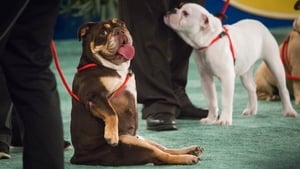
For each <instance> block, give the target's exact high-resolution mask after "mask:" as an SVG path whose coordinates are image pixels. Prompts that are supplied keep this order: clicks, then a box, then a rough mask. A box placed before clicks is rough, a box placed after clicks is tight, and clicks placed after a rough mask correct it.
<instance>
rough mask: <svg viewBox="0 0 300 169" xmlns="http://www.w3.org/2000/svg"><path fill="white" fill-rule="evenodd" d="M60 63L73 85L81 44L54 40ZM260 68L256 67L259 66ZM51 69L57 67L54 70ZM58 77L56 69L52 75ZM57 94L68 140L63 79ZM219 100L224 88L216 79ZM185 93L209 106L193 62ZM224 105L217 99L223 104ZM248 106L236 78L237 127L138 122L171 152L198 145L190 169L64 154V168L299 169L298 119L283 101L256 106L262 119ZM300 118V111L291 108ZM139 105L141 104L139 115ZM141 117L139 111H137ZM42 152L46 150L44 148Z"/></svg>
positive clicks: (16, 154) (16, 153)
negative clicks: (88, 162) (81, 161)
mask: <svg viewBox="0 0 300 169" xmlns="http://www.w3.org/2000/svg"><path fill="white" fill-rule="evenodd" d="M273 32H274V33H275V34H276V37H277V40H278V41H281V40H282V39H283V38H284V36H285V33H286V32H287V31H286V30H284V31H282V30H273ZM56 45H57V51H58V54H59V59H60V64H61V67H62V69H63V72H64V75H65V76H66V79H67V81H68V82H69V85H71V82H72V78H73V75H74V73H75V71H76V66H77V63H78V60H79V57H80V52H81V44H80V42H78V41H77V40H64V41H56ZM255 66H257V64H256V65H255ZM52 68H53V69H55V68H54V66H53V67H52ZM54 71H55V73H56V70H54ZM57 80H58V90H59V94H60V98H61V109H62V112H63V123H64V134H65V138H66V139H67V140H70V132H69V127H70V110H71V104H70V96H69V95H68V94H67V92H66V90H65V88H64V87H63V85H62V83H61V81H60V79H59V77H58V76H57ZM216 85H217V90H218V96H219V98H220V85H219V81H218V80H216ZM187 92H188V94H189V96H190V98H191V99H192V101H193V103H194V104H195V105H197V106H201V107H206V102H205V99H204V96H203V94H202V91H201V88H200V80H199V75H198V73H197V69H196V65H195V63H194V59H193V58H191V60H190V68H189V81H188V85H187ZM220 101H221V100H220V99H219V104H220V103H221V102H220ZM246 103H247V94H246V91H245V90H244V88H243V87H242V85H241V83H240V81H239V79H238V78H237V79H236V88H235V96H234V111H233V125H232V126H227V127H221V126H216V125H203V124H200V123H199V121H198V120H177V127H178V129H179V130H177V131H167V132H154V131H149V130H146V124H145V121H144V120H141V118H140V121H139V130H138V134H139V135H142V136H143V137H146V138H148V139H152V140H154V141H156V142H158V143H160V144H162V145H165V146H168V147H170V148H179V147H183V146H189V145H200V146H202V147H203V148H204V153H203V156H202V158H201V161H200V163H198V164H197V165H191V166H183V165H179V166H174V165H173V166H152V165H144V166H124V167H104V166H85V165H72V164H70V162H69V160H70V158H71V156H72V154H73V150H69V151H66V152H65V168H66V169H79V168H80V169H100V168H118V169H123V168H124V169H125V168H139V169H156V168H157V169H158V168H160V169H161V168H166V169H173V168H178V169H185V168H187V169H194V168H203V169H296V168H300V118H299V117H298V118H286V117H284V116H283V115H282V113H281V102H266V101H259V102H258V104H259V105H258V106H259V107H258V114H257V115H255V116H249V117H248V116H243V115H241V111H242V110H243V109H244V108H245V106H246ZM293 106H294V107H295V109H296V111H298V112H299V113H300V106H296V105H294V103H293ZM140 109H141V105H139V110H140ZM139 115H140V112H139ZM41 148H42V147H41ZM11 156H12V158H11V159H9V160H0V169H20V168H22V167H21V166H22V151H20V150H12V152H11Z"/></svg>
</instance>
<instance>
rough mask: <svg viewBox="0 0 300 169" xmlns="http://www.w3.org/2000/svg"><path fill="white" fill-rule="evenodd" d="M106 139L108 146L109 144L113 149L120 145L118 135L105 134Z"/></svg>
mask: <svg viewBox="0 0 300 169" xmlns="http://www.w3.org/2000/svg"><path fill="white" fill-rule="evenodd" d="M104 138H105V140H106V142H107V144H109V145H111V146H113V147H115V146H117V145H118V144H119V136H118V135H117V134H116V135H113V134H110V132H105V134H104Z"/></svg>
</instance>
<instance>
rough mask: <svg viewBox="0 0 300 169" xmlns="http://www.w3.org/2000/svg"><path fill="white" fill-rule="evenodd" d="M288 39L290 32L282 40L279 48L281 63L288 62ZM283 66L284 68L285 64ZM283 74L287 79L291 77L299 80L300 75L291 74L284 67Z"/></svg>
mask: <svg viewBox="0 0 300 169" xmlns="http://www.w3.org/2000/svg"><path fill="white" fill-rule="evenodd" d="M289 41H290V34H289V35H288V37H287V38H286V39H285V40H284V41H283V43H282V48H281V50H280V57H281V62H282V64H283V65H286V64H289V63H288V62H286V59H287V52H288V44H289ZM284 68H285V66H284ZM285 76H286V77H287V78H288V79H291V80H297V81H298V80H299V81H300V77H299V76H293V75H291V74H289V73H288V71H287V70H286V68H285Z"/></svg>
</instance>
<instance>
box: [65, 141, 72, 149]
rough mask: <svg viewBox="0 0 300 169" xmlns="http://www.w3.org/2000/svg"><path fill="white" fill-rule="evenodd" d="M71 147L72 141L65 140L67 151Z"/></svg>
mask: <svg viewBox="0 0 300 169" xmlns="http://www.w3.org/2000/svg"><path fill="white" fill-rule="evenodd" d="M70 149H72V145H71V143H70V142H69V141H67V140H64V150H65V151H66V150H70Z"/></svg>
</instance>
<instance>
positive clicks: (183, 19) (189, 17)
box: [164, 3, 210, 33]
mask: <svg viewBox="0 0 300 169" xmlns="http://www.w3.org/2000/svg"><path fill="white" fill-rule="evenodd" d="M209 15H210V14H209V13H208V12H207V11H206V10H202V7H201V6H199V5H197V4H193V3H187V4H184V5H183V6H182V7H181V8H179V9H178V8H175V9H173V10H171V11H169V12H168V13H167V14H166V15H165V16H164V22H165V24H166V25H168V26H169V27H171V28H172V29H173V30H175V31H177V32H190V33H196V32H199V31H200V30H201V29H205V28H206V27H207V26H208V24H209V20H208V19H209V18H208V16H209Z"/></svg>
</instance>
